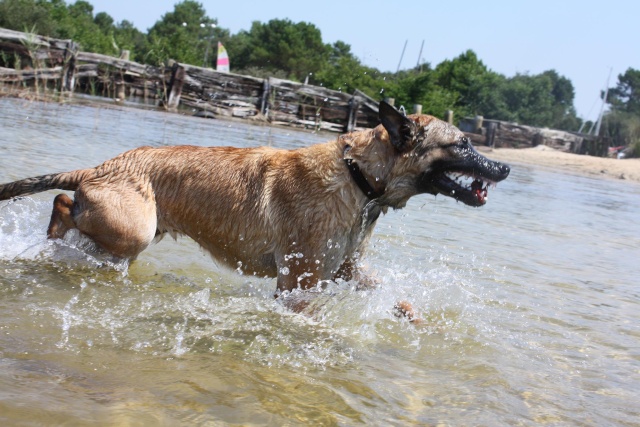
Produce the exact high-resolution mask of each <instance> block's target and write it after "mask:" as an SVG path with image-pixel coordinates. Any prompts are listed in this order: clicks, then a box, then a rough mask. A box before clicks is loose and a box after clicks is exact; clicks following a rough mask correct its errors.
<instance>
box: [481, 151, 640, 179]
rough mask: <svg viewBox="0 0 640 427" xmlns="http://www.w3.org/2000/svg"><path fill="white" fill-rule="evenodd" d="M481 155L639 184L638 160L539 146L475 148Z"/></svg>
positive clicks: (508, 161) (639, 163)
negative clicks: (575, 152)
mask: <svg viewBox="0 0 640 427" xmlns="http://www.w3.org/2000/svg"><path fill="white" fill-rule="evenodd" d="M479 151H481V152H482V153H483V154H484V155H485V156H487V157H489V158H490V159H493V160H498V161H501V162H505V163H513V164H518V163H520V164H527V165H531V166H534V167H543V168H548V169H552V170H554V171H557V172H563V173H573V174H579V175H587V176H592V177H602V178H605V179H615V180H626V181H632V182H637V183H640V159H620V160H619V159H611V158H603V157H593V156H584V155H579V154H570V153H565V152H562V151H558V150H554V149H553V148H550V147H547V146H544V145H541V146H538V147H534V148H521V149H511V148H496V149H494V150H490V149H488V148H484V147H479Z"/></svg>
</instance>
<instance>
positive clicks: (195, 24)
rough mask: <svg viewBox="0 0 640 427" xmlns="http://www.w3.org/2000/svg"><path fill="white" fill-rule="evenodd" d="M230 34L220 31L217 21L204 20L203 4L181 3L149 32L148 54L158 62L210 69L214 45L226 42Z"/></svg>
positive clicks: (205, 15)
mask: <svg viewBox="0 0 640 427" xmlns="http://www.w3.org/2000/svg"><path fill="white" fill-rule="evenodd" d="M228 38H229V31H228V30H225V29H222V28H219V27H218V26H217V20H215V19H212V18H210V17H208V16H207V14H206V12H205V10H204V8H203V6H202V4H200V3H198V2H196V1H193V0H184V1H182V2H180V3H177V4H176V5H175V6H174V10H173V12H168V13H166V14H164V15H163V16H162V18H161V19H160V20H159V21H157V22H156V23H155V24H154V25H153V27H151V29H150V30H149V51H150V52H147V53H149V54H151V55H152V56H154V57H157V59H158V60H160V59H163V60H164V59H174V60H176V61H179V62H184V63H187V64H194V65H203V62H204V60H205V56H206V66H211V65H212V64H213V63H214V60H215V52H214V48H213V43H215V40H218V41H223V42H224V41H225V40H226V39H228Z"/></svg>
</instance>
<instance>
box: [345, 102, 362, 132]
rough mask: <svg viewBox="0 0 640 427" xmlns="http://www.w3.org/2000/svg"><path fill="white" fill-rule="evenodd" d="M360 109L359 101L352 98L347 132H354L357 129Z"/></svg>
mask: <svg viewBox="0 0 640 427" xmlns="http://www.w3.org/2000/svg"><path fill="white" fill-rule="evenodd" d="M359 108H360V102H358V101H357V99H356V97H355V96H354V97H351V99H350V100H349V114H348V115H347V127H346V129H345V130H346V131H347V132H352V131H353V130H354V129H355V127H356V122H357V119H358V109H359Z"/></svg>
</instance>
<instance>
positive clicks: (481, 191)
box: [471, 179, 488, 203]
mask: <svg viewBox="0 0 640 427" xmlns="http://www.w3.org/2000/svg"><path fill="white" fill-rule="evenodd" d="M482 184H484V182H482V181H481V180H479V179H476V180H474V181H473V182H472V183H471V190H472V191H473V194H475V196H476V198H477V199H478V202H480V203H484V202H485V199H486V198H487V194H488V191H487V187H488V186H487V187H484V188H482Z"/></svg>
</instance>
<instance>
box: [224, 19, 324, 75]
mask: <svg viewBox="0 0 640 427" xmlns="http://www.w3.org/2000/svg"><path fill="white" fill-rule="evenodd" d="M237 37H238V38H239V39H238V40H232V41H231V42H230V43H229V46H228V49H229V54H230V56H232V58H233V61H234V62H233V64H235V67H237V68H238V69H240V70H242V69H246V68H248V67H259V68H262V69H264V70H266V71H274V72H275V71H279V70H280V71H285V72H286V73H287V75H288V76H289V77H290V78H292V79H295V80H298V81H304V80H305V78H306V77H307V76H308V75H309V73H314V72H317V71H318V70H320V69H321V68H322V67H323V65H325V64H326V63H327V61H328V60H329V52H330V51H329V48H328V47H327V46H326V45H325V44H324V43H323V42H322V35H321V33H320V30H319V29H318V28H317V27H316V26H315V25H313V24H309V23H306V22H298V23H293V22H291V21H290V20H288V19H272V20H271V21H269V22H267V23H266V24H263V23H261V22H257V21H256V22H254V23H253V24H252V25H251V29H250V30H249V31H241V32H240V33H239V34H238V36H237ZM234 38H235V37H234Z"/></svg>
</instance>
